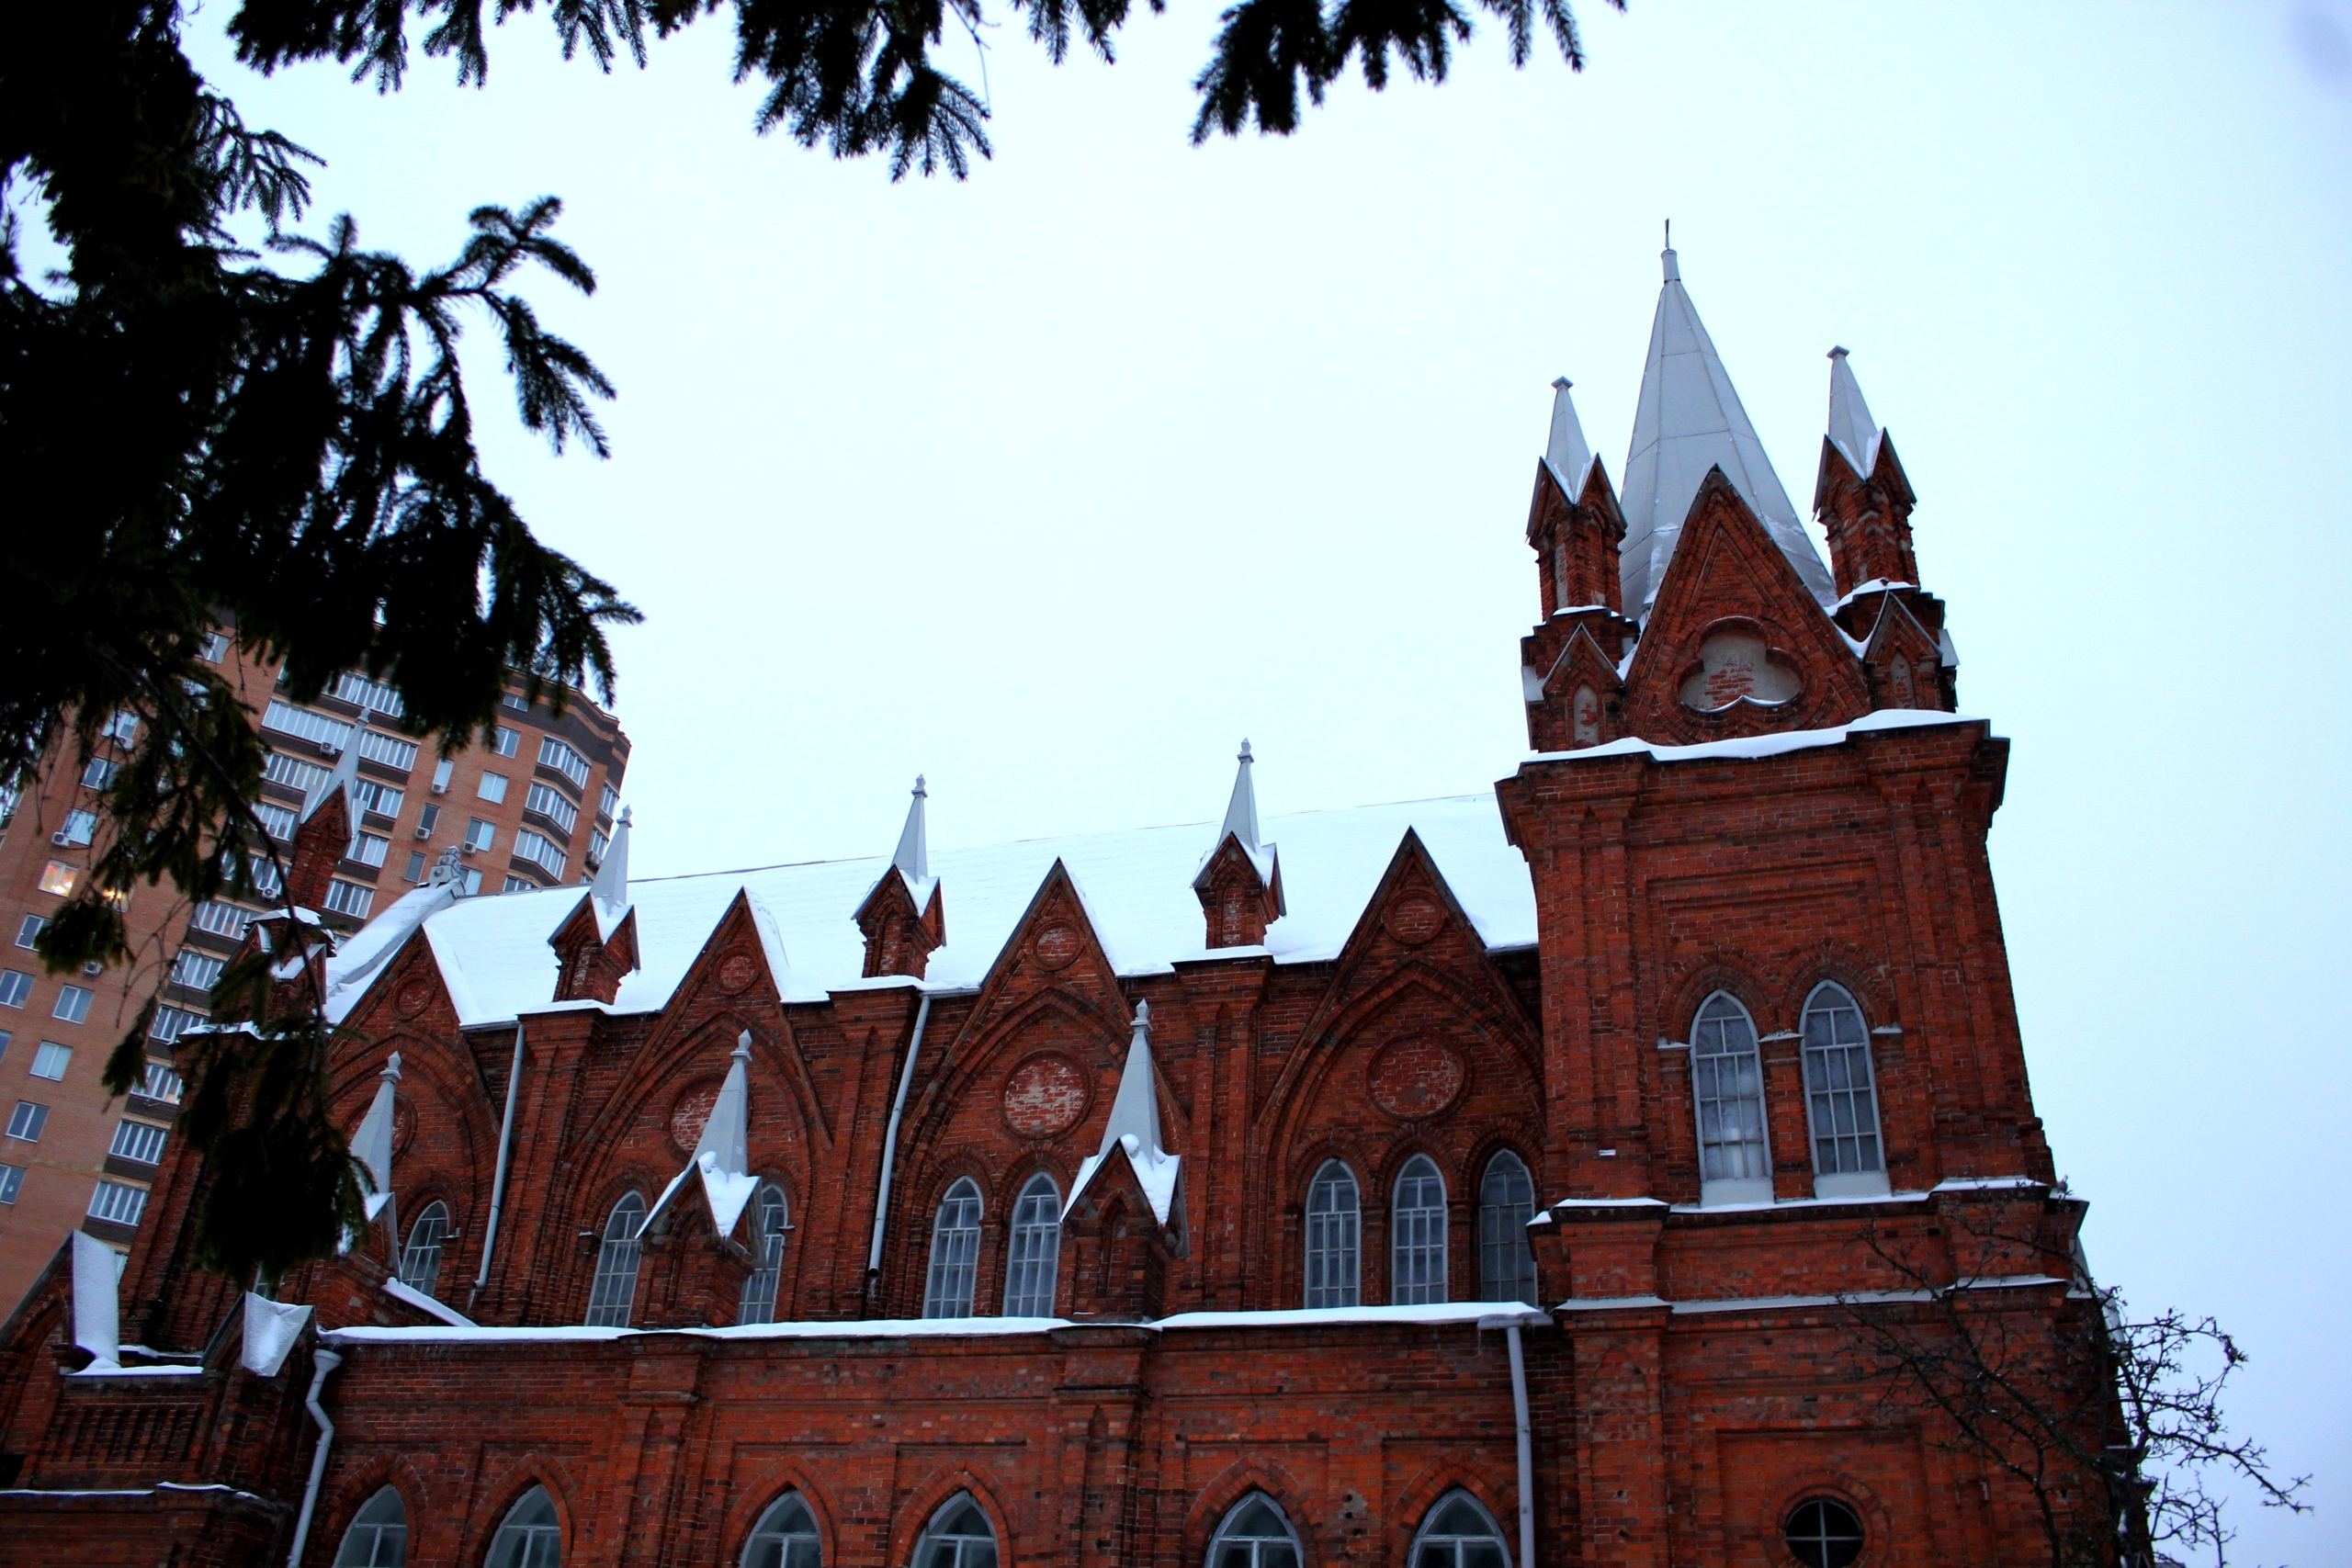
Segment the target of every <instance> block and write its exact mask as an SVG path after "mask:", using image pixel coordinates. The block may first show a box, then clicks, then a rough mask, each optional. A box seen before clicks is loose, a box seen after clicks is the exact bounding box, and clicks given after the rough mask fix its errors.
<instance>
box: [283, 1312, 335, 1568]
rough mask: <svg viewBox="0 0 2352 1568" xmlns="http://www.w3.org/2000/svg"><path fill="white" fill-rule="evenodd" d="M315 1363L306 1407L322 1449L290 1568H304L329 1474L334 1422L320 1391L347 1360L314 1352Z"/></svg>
mask: <svg viewBox="0 0 2352 1568" xmlns="http://www.w3.org/2000/svg"><path fill="white" fill-rule="evenodd" d="M311 1365H312V1366H313V1367H316V1368H317V1369H318V1371H315V1372H313V1373H311V1392H310V1393H307V1394H305V1395H303V1397H302V1408H303V1409H305V1410H307V1411H309V1412H310V1413H311V1420H313V1421H315V1422H317V1423H318V1425H319V1446H318V1448H317V1449H315V1450H312V1452H311V1482H310V1484H309V1485H307V1486H305V1487H303V1488H302V1511H301V1513H300V1515H298V1516H296V1517H295V1520H294V1549H293V1550H292V1551H288V1553H287V1554H286V1568H301V1562H302V1548H303V1547H304V1546H306V1545H308V1544H309V1543H310V1540H311V1514H312V1513H313V1512H315V1511H316V1510H317V1508H318V1506H319V1482H320V1481H321V1480H322V1478H324V1476H325V1475H326V1472H327V1450H328V1448H329V1447H330V1446H332V1445H333V1444H334V1422H332V1421H330V1420H328V1419H327V1413H326V1412H325V1411H324V1410H322V1409H321V1408H320V1406H319V1391H320V1390H321V1389H322V1388H324V1387H326V1386H327V1374H328V1373H329V1372H331V1371H334V1370H335V1369H336V1368H337V1367H339V1366H341V1365H343V1358H342V1357H341V1356H338V1355H336V1354H335V1353H334V1351H332V1350H313V1351H311Z"/></svg>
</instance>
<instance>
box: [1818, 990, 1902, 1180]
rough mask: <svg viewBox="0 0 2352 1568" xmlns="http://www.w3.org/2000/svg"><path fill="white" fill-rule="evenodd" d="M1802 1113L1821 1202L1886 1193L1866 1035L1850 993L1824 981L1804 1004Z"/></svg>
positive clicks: (1869, 1041)
mask: <svg viewBox="0 0 2352 1568" xmlns="http://www.w3.org/2000/svg"><path fill="white" fill-rule="evenodd" d="M1804 1109H1805V1117H1806V1120H1807V1122H1809V1123H1810V1124H1811V1126H1812V1129H1813V1190H1814V1191H1815V1194H1816V1195H1817V1196H1820V1197H1823V1198H1853V1197H1865V1196H1869V1195H1871V1194H1874V1193H1879V1192H1883V1191H1885V1190H1886V1149H1885V1145H1884V1144H1883V1142H1882V1140H1881V1139H1880V1137H1879V1130H1878V1086H1877V1084H1876V1083H1875V1082H1874V1081H1873V1080H1872V1077H1871V1034H1870V1031H1869V1029H1867V1028H1866V1027H1864V1025H1863V1023H1862V1010H1861V1009H1860V1008H1859V1007H1857V1006H1856V1005H1855V1004H1854V997H1853V993H1852V992H1850V991H1849V990H1847V989H1846V987H1843V986H1840V985H1838V984H1837V983H1836V982H1835V981H1829V980H1825V981H1823V982H1822V983H1821V984H1820V985H1818V986H1815V987H1814V988H1813V995H1811V996H1809V997H1807V998H1805V1000H1804Z"/></svg>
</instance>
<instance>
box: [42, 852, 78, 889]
mask: <svg viewBox="0 0 2352 1568" xmlns="http://www.w3.org/2000/svg"><path fill="white" fill-rule="evenodd" d="M81 880H82V868H81V867H80V866H78V865H68V864H66V863H64V862H63V861H62V860H53V861H51V862H50V863H48V864H47V865H45V866H43V867H41V869H40V890H41V891H42V892H44V893H54V894H56V895H57V896H58V897H61V898H62V897H64V896H65V895H67V894H69V893H71V892H73V891H74V884H75V883H77V882H79V881H81Z"/></svg>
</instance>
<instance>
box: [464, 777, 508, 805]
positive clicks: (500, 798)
mask: <svg viewBox="0 0 2352 1568" xmlns="http://www.w3.org/2000/svg"><path fill="white" fill-rule="evenodd" d="M514 782H515V781H514V780H512V779H510V778H508V777H507V776H506V775H505V774H504V773H491V772H489V771H488V770H487V769H485V770H484V771H483V773H482V774H481V777H480V778H478V779H476V780H474V798H475V799H476V800H486V801H488V802H490V803H491V804H492V806H503V805H505V804H506V786H507V785H508V784H513V783H514Z"/></svg>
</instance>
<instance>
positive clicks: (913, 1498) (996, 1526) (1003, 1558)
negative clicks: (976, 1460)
mask: <svg viewBox="0 0 2352 1568" xmlns="http://www.w3.org/2000/svg"><path fill="white" fill-rule="evenodd" d="M958 1493H969V1494H970V1495H971V1498H972V1501H973V1502H975V1503H977V1504H978V1505H979V1507H980V1512H981V1513H983V1514H986V1515H987V1516H988V1520H989V1529H992V1530H994V1531H995V1532H996V1552H997V1558H996V1560H997V1568H1014V1565H1015V1564H1016V1563H1017V1562H1019V1561H1020V1558H1021V1548H1022V1541H1021V1537H1020V1534H1019V1532H1018V1531H1016V1530H1015V1529H1013V1520H1012V1516H1011V1515H1010V1514H1009V1513H1008V1512H1007V1511H1006V1508H1005V1505H1004V1504H1003V1502H1002V1501H1001V1490H1000V1484H999V1483H998V1482H997V1481H996V1480H995V1479H993V1478H992V1477H990V1476H989V1475H988V1474H987V1473H986V1472H982V1471H978V1470H975V1469H973V1468H972V1467H971V1466H969V1465H953V1466H949V1467H946V1468H944V1469H941V1470H936V1471H933V1472H931V1473H930V1474H929V1475H927V1476H925V1477H923V1479H922V1480H921V1481H920V1482H918V1483H915V1485H914V1486H913V1487H911V1488H910V1490H909V1491H908V1492H907V1494H906V1501H905V1502H904V1503H903V1504H901V1505H900V1506H899V1507H898V1508H897V1509H896V1510H895V1511H894V1512H893V1514H892V1515H891V1518H890V1556H889V1561H890V1562H913V1561H914V1554H915V1546H916V1544H917V1543H918V1542H920V1541H921V1540H922V1534H923V1531H924V1530H925V1529H928V1528H929V1527H930V1524H931V1521H932V1519H933V1517H934V1516H936V1515H937V1514H938V1512H939V1510H940V1509H942V1508H944V1507H945V1506H947V1504H948V1503H949V1502H950V1501H951V1500H952V1499H954V1498H955V1496H956V1494H958ZM1016 1495H1017V1494H1016Z"/></svg>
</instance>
